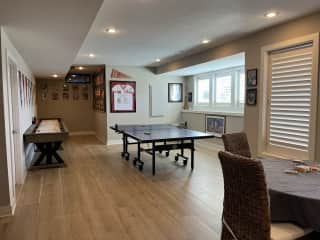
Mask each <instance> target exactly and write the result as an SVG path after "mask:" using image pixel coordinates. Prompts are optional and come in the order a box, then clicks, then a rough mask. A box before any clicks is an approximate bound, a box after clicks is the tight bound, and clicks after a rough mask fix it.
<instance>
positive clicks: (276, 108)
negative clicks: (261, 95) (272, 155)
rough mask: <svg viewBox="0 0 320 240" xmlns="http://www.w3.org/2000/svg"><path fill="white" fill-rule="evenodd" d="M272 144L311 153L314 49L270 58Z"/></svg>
mask: <svg viewBox="0 0 320 240" xmlns="http://www.w3.org/2000/svg"><path fill="white" fill-rule="evenodd" d="M269 59H270V62H269V63H270V65H269V66H270V68H269V69H270V71H269V75H270V76H269V81H270V80H271V82H270V83H269V84H270V85H269V88H270V89H269V90H270V92H269V93H270V99H269V104H268V108H269V109H268V113H269V114H268V122H269V132H268V144H270V145H275V146H279V147H284V148H288V149H290V148H291V149H292V148H293V149H296V150H299V151H303V152H306V153H308V149H309V141H310V119H311V109H312V108H311V101H312V59H313V57H312V46H304V47H303V48H301V47H300V48H297V49H289V50H287V51H281V52H274V53H271V55H270V58H269Z"/></svg>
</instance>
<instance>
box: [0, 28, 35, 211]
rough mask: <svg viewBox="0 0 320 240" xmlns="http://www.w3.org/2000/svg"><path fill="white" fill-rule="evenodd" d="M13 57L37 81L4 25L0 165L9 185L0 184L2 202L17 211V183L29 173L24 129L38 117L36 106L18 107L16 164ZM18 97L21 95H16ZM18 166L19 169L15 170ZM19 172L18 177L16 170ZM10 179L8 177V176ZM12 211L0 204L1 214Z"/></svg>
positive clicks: (0, 175) (0, 173)
mask: <svg viewBox="0 0 320 240" xmlns="http://www.w3.org/2000/svg"><path fill="white" fill-rule="evenodd" d="M9 58H10V59H11V60H12V61H13V62H14V63H15V64H16V65H17V69H18V70H20V71H21V72H23V73H24V74H25V75H26V76H27V77H28V78H29V79H30V80H32V81H33V82H34V84H35V80H34V77H33V74H32V72H31V70H30V69H29V67H28V66H27V64H26V63H25V61H24V60H23V58H22V56H21V55H20V54H19V53H18V51H17V50H16V48H15V47H14V46H13V44H12V43H11V41H10V39H9V38H8V36H7V34H6V33H5V29H4V28H3V27H1V88H0V90H1V95H2V96H1V97H2V98H1V100H3V101H1V102H0V105H1V106H0V110H1V115H0V116H1V118H0V129H1V130H0V131H1V136H0V139H1V146H0V159H1V167H0V183H1V184H3V183H6V184H7V186H1V188H0V205H2V206H3V207H4V208H3V209H7V210H10V211H11V212H12V211H14V207H15V182H16V180H17V183H23V181H24V178H25V176H26V163H25V155H26V154H27V153H28V151H31V150H30V149H31V148H30V147H28V146H24V145H23V133H24V131H25V130H26V129H27V128H28V127H29V126H30V125H31V121H32V117H33V116H35V113H36V106H32V107H30V108H24V109H21V108H20V105H19V106H16V107H19V112H20V119H19V123H20V126H19V129H18V135H19V137H20V139H21V142H20V143H21V144H20V147H21V148H19V149H16V151H18V152H19V154H20V159H19V160H20V161H18V162H16V163H14V159H13V156H12V155H11V151H10V149H11V147H12V144H13V142H12V141H11V135H12V134H11V124H12V115H11V105H12V103H11V91H10V90H11V83H10V81H9V79H8V70H9V68H8V59H9ZM14 97H18V96H14ZM15 165H16V171H15V170H14V168H15ZM15 172H16V175H17V177H16V179H15V175H14V173H15ZM5 178H7V180H6V179H5ZM8 200H9V201H8ZM6 214H10V213H9V212H7V213H5V211H2V212H1V207H0V215H6Z"/></svg>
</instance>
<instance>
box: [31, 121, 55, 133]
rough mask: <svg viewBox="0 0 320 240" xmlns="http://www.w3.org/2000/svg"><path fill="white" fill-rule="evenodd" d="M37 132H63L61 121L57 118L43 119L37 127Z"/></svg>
mask: <svg viewBox="0 0 320 240" xmlns="http://www.w3.org/2000/svg"><path fill="white" fill-rule="evenodd" d="M35 132H36V133H58V132H61V128H60V122H59V120H57V119H52V120H51V119H50V120H42V121H41V122H40V123H39V125H38V127H37V128H36V129H35Z"/></svg>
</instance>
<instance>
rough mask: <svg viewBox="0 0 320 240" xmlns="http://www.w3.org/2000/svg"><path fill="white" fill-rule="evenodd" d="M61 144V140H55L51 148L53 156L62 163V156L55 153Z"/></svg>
mask: <svg viewBox="0 0 320 240" xmlns="http://www.w3.org/2000/svg"><path fill="white" fill-rule="evenodd" d="M61 144H62V142H55V143H54V145H53V149H52V155H53V156H54V158H55V159H56V160H57V162H58V163H64V161H63V160H62V158H61V157H60V156H59V154H58V153H57V151H58V150H59V148H60V146H61Z"/></svg>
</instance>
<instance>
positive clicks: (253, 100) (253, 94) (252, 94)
mask: <svg viewBox="0 0 320 240" xmlns="http://www.w3.org/2000/svg"><path fill="white" fill-rule="evenodd" d="M246 102H247V105H250V106H254V105H256V104H257V89H256V88H255V89H248V90H247V101H246Z"/></svg>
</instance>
